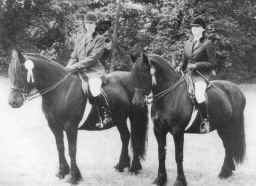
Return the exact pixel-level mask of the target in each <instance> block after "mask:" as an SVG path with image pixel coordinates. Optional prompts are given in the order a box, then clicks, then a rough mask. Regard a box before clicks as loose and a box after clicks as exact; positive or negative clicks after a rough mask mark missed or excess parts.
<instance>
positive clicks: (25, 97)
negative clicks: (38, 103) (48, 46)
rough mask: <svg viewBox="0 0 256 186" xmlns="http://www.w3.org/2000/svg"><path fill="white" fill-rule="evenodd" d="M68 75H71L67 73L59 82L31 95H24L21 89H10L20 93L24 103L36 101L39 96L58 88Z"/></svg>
mask: <svg viewBox="0 0 256 186" xmlns="http://www.w3.org/2000/svg"><path fill="white" fill-rule="evenodd" d="M70 75H71V73H68V74H67V75H65V76H64V78H62V79H61V80H59V81H57V82H56V83H55V84H53V85H51V86H49V87H47V88H44V89H42V90H40V91H36V92H35V93H33V94H29V93H26V92H25V91H24V89H21V88H16V87H12V88H11V89H13V90H16V91H20V92H21V93H22V95H23V98H24V100H25V102H29V101H31V100H33V99H36V98H38V97H40V96H43V95H45V94H47V93H49V92H51V91H53V90H54V89H56V88H57V87H58V86H60V85H61V84H62V83H63V82H64V81H65V80H66V79H67V78H68V77H69V76H70ZM24 92H25V93H24Z"/></svg>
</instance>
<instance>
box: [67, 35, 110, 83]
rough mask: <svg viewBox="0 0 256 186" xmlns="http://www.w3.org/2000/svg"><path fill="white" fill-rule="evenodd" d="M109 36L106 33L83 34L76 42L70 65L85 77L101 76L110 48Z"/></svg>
mask: <svg viewBox="0 0 256 186" xmlns="http://www.w3.org/2000/svg"><path fill="white" fill-rule="evenodd" d="M108 49H109V47H108V44H107V38H106V37H105V36H104V35H99V34H98V35H96V36H95V37H93V36H88V35H86V34H81V35H80V36H79V37H78V39H77V40H76V42H75V46H74V50H73V52H72V54H71V58H70V61H69V63H68V66H72V67H74V68H75V69H77V70H78V72H79V73H80V74H81V75H82V77H83V78H85V79H87V77H88V76H89V77H90V76H101V75H103V74H104V73H105V68H104V65H103V63H104V62H105V58H106V56H105V55H104V52H105V50H108Z"/></svg>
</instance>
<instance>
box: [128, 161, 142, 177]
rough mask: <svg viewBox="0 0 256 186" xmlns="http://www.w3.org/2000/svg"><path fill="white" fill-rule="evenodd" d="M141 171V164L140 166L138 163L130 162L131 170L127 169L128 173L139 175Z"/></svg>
mask: <svg viewBox="0 0 256 186" xmlns="http://www.w3.org/2000/svg"><path fill="white" fill-rule="evenodd" d="M141 169H142V166H141V164H140V162H139V161H138V162H132V166H131V168H130V169H129V171H130V173H132V174H135V175H136V174H138V173H139V171H140V170H141Z"/></svg>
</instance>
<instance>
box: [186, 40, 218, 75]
mask: <svg viewBox="0 0 256 186" xmlns="http://www.w3.org/2000/svg"><path fill="white" fill-rule="evenodd" d="M189 63H193V64H196V69H195V70H198V71H199V72H200V73H202V74H210V73H211V72H212V70H214V69H215V67H216V52H215V47H214V44H213V42H212V41H211V40H209V39H207V38H205V39H201V40H200V41H199V43H198V44H197V45H196V42H195V41H194V40H193V38H190V39H189V40H188V41H186V42H185V45H184V60H183V62H182V65H181V69H182V70H183V71H185V70H186V69H187V66H188V64H189Z"/></svg>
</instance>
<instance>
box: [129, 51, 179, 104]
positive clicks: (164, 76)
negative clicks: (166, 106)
mask: <svg viewBox="0 0 256 186" xmlns="http://www.w3.org/2000/svg"><path fill="white" fill-rule="evenodd" d="M132 59H133V61H135V64H134V66H133V69H132V77H133V79H134V86H135V87H136V88H135V93H134V97H133V103H134V104H137V105H142V104H144V100H145V96H146V95H148V94H149V93H150V92H151V91H152V92H153V94H158V93H159V92H161V91H163V90H164V89H166V88H168V87H169V86H172V84H174V82H176V81H177V80H178V79H179V77H180V75H179V74H178V73H177V72H176V71H175V70H174V68H173V67H172V66H171V65H170V64H169V63H168V62H167V61H166V60H165V59H163V58H162V57H160V56H158V55H150V56H149V57H148V56H146V55H145V54H144V53H143V54H142V56H141V57H135V58H134V57H132Z"/></svg>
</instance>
